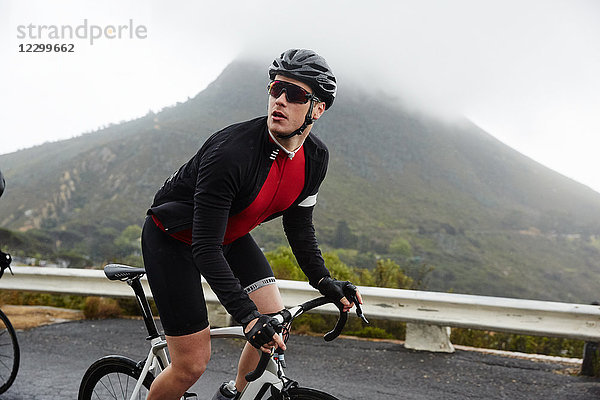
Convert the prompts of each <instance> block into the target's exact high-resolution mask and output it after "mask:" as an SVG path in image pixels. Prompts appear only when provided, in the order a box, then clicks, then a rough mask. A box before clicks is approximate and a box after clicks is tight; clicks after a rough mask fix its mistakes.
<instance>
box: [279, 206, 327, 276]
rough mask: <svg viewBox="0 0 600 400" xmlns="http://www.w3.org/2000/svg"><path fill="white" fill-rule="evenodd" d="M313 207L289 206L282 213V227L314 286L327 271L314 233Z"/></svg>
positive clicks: (301, 266) (299, 262) (297, 258)
mask: <svg viewBox="0 0 600 400" xmlns="http://www.w3.org/2000/svg"><path fill="white" fill-rule="evenodd" d="M313 209H314V206H313V207H301V206H296V207H292V208H290V209H289V210H287V211H286V212H285V213H284V214H283V228H284V230H285V235H286V236H287V239H288V241H289V243H290V246H291V247H292V252H293V253H294V256H295V257H296V260H298V264H299V265H300V268H302V271H303V272H304V273H305V274H306V276H307V277H308V282H309V283H310V284H311V286H313V287H314V288H316V287H317V283H319V280H321V278H323V277H324V276H328V275H329V271H328V270H327V268H325V261H324V260H323V256H322V255H321V250H320V249H319V243H318V242H317V237H316V235H315V227H314V225H313V222H312V215H313Z"/></svg>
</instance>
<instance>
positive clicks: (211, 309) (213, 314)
mask: <svg viewBox="0 0 600 400" xmlns="http://www.w3.org/2000/svg"><path fill="white" fill-rule="evenodd" d="M206 310H207V311H208V321H209V322H210V326H211V327H212V328H223V327H227V326H231V321H232V318H231V315H229V313H228V312H227V311H226V310H225V307H223V306H222V305H221V304H220V303H219V304H217V303H206Z"/></svg>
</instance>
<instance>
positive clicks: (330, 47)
mask: <svg viewBox="0 0 600 400" xmlns="http://www.w3.org/2000/svg"><path fill="white" fill-rule="evenodd" d="M86 20H87V28H85V30H84V29H83V28H81V29H80V30H79V31H78V32H79V33H80V36H83V35H82V34H83V33H84V32H85V33H87V37H86V38H80V37H74V38H72V39H71V38H68V37H67V38H65V39H62V40H59V39H55V38H52V37H50V36H49V35H50V34H51V33H50V32H51V30H52V28H51V26H57V27H59V28H60V27H61V26H63V25H65V26H70V27H72V28H73V29H74V30H75V29H76V28H77V27H79V26H82V25H84V22H85V21H86ZM92 25H94V26H97V27H99V28H98V29H103V30H104V31H105V32H106V29H109V31H108V35H107V36H117V34H118V29H119V28H118V27H119V26H124V25H127V26H128V28H122V29H121V38H118V37H115V38H113V39H109V38H107V37H102V38H98V39H96V40H95V41H94V42H93V44H90V36H91V34H92V30H91V29H92V28H91V26H92ZM30 26H31V27H32V28H31V29H30V28H29V27H30ZM42 26H46V28H40V27H42ZM111 26H113V27H114V31H113V30H110V27H111ZM130 26H131V27H133V28H134V31H135V30H136V29H137V31H136V32H137V33H138V34H139V35H137V36H136V35H134V36H133V38H132V37H130V35H129V33H130V30H131V29H130ZM20 27H21V28H20ZM0 29H1V30H0V57H1V58H0V60H1V62H0V123H1V138H2V140H1V141H0V154H5V153H10V152H13V151H16V150H18V149H22V148H27V147H31V146H34V145H38V144H41V143H44V142H47V141H56V140H60V139H65V138H70V137H73V136H77V135H79V134H81V133H83V132H89V131H93V130H95V129H97V128H98V127H100V126H102V125H107V124H109V123H117V122H119V121H122V120H129V119H132V118H135V117H139V116H142V115H144V114H146V112H147V111H148V110H154V111H157V110H160V109H161V108H163V107H164V106H168V105H172V104H174V103H175V102H177V101H185V100H186V99H187V97H188V96H189V97H192V96H194V95H196V94H197V93H198V92H199V91H201V90H202V89H203V88H205V87H206V85H207V84H208V83H210V82H211V81H212V80H214V79H215V78H216V77H217V76H218V74H219V73H220V72H221V70H222V69H223V68H224V67H225V66H226V65H227V64H228V63H229V62H231V61H232V60H233V59H235V58H236V57H239V56H248V55H252V57H254V58H255V59H257V60H260V61H262V62H264V63H265V68H266V67H267V65H268V64H269V63H270V62H271V60H272V59H273V58H274V56H275V55H277V54H279V53H280V52H281V51H283V50H285V49H287V48H291V47H306V48H312V49H314V50H316V51H318V52H320V53H321V54H322V55H323V56H324V57H325V58H327V59H328V61H329V63H330V65H331V66H332V68H333V69H334V71H335V72H336V73H337V74H338V75H339V77H340V85H344V83H345V82H349V81H355V80H359V81H360V82H361V84H362V85H363V87H364V88H367V89H370V90H374V91H375V90H377V88H385V89H386V90H388V91H390V92H391V93H392V94H394V95H397V96H398V97H402V98H403V99H404V101H405V102H408V103H409V104H414V105H415V106H417V107H421V108H424V109H426V110H430V111H434V112H437V113H441V114H443V115H454V114H456V115H465V116H467V117H468V118H470V119H472V120H473V121H474V122H475V123H477V124H478V125H479V126H481V127H482V128H484V129H485V130H487V131H488V132H489V133H491V134H492V135H494V136H496V137H497V138H498V139H500V140H502V141H503V142H505V143H506V144H508V145H510V146H511V147H513V148H515V149H517V150H518V151H520V152H521V153H523V154H525V155H527V156H529V157H531V158H533V159H535V160H536V161H539V162H541V163H542V164H544V165H546V166H548V167H550V168H552V169H554V170H556V171H558V172H560V173H562V174H564V175H566V176H568V177H570V178H573V179H575V180H577V181H579V182H581V183H583V184H586V185H588V186H590V187H592V188H593V189H595V190H596V191H600V173H599V171H600V157H598V148H599V145H600V72H599V71H600V1H595V0H590V1H577V0H565V1H551V0H545V1H532V0H527V1H509V0H501V1H485V0H478V1H466V0H463V1H460V0H452V1H451V0H448V1H442V0H438V1H433V0H431V1H417V0H415V1H391V0H390V1H369V2H367V1H364V0H361V1H334V0H332V1H311V0H306V1H302V2H272V1H228V2H214V1H210V2H209V1H168V2H166V1H158V0H154V1H147V0H133V1H126V2H124V1H120V0H118V1H117V0H110V1H102V2H98V1H88V0H57V1H51V2H49V1H26V0H14V1H11V0H0ZM39 29H41V32H40V31H39ZM76 32H77V31H76ZM23 33H25V37H19V36H24V35H23ZM40 33H41V34H42V38H39V37H38V36H39V34H40ZM67 33H68V32H67ZM59 34H60V32H59ZM31 43H51V44H57V43H61V44H62V43H71V44H74V52H73V53H37V54H36V53H20V52H19V49H20V47H19V46H20V45H27V44H31ZM232 122H234V121H232ZM1 167H2V166H1V165H0V168H1Z"/></svg>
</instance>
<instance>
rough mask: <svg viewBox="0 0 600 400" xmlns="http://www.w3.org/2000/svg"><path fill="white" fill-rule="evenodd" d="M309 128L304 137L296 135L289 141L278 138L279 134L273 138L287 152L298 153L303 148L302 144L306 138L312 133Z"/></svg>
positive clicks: (273, 135) (272, 135)
mask: <svg viewBox="0 0 600 400" xmlns="http://www.w3.org/2000/svg"><path fill="white" fill-rule="evenodd" d="M309 128H310V127H307V128H306V129H305V130H304V133H303V134H302V135H294V136H292V137H291V138H289V139H282V138H280V137H277V134H271V138H272V139H273V140H275V141H276V142H277V143H278V144H279V145H280V146H281V147H283V148H284V149H286V150H287V151H296V150H298V149H299V148H300V147H301V146H302V144H303V143H304V141H305V140H306V137H307V136H308V134H309V133H310V129H309ZM269 133H271V132H269Z"/></svg>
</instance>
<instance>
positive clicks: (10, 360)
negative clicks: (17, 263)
mask: <svg viewBox="0 0 600 400" xmlns="http://www.w3.org/2000/svg"><path fill="white" fill-rule="evenodd" d="M11 261H12V258H11V257H10V254H7V253H3V252H2V251H0V278H2V276H3V275H4V271H5V270H6V269H7V268H8V270H9V271H10V273H11V274H12V273H13V272H12V269H11V268H10V263H11ZM20 358H21V352H20V350H19V342H18V341H17V334H16V332H15V328H13V326H12V324H11V323H10V320H9V319H8V317H7V316H6V314H4V312H2V310H0V394H2V393H4V392H6V391H7V390H8V388H10V387H11V385H12V384H13V382H14V381H15V379H16V378H17V372H19V362H20Z"/></svg>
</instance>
